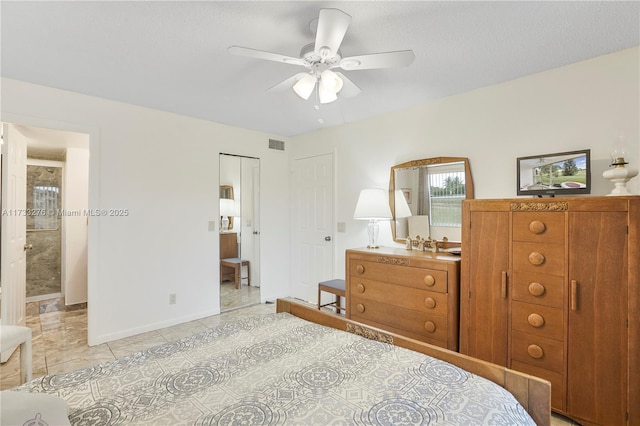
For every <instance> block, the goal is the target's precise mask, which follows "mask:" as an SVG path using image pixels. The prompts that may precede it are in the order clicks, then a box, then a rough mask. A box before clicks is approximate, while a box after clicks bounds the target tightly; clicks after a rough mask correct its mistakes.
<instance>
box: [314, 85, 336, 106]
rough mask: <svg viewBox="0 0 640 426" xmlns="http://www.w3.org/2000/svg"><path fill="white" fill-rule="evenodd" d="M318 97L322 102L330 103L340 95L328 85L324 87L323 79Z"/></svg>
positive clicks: (319, 86)
mask: <svg viewBox="0 0 640 426" xmlns="http://www.w3.org/2000/svg"><path fill="white" fill-rule="evenodd" d="M318 98H319V99H320V103H321V104H328V103H330V102H333V101H335V100H336V99H338V96H337V95H336V92H333V91H331V90H328V89H327V88H326V87H324V84H322V81H321V82H320V84H319V85H318Z"/></svg>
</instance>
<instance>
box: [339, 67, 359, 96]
mask: <svg viewBox="0 0 640 426" xmlns="http://www.w3.org/2000/svg"><path fill="white" fill-rule="evenodd" d="M336 74H338V77H340V78H341V79H342V90H340V96H342V97H344V98H352V97H354V96H356V95H358V94H359V93H360V92H362V90H361V89H360V88H359V87H358V85H356V84H355V83H354V82H353V81H351V80H349V79H348V78H347V76H346V75H344V74H342V73H341V72H336Z"/></svg>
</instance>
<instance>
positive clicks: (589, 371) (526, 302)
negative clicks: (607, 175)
mask: <svg viewBox="0 0 640 426" xmlns="http://www.w3.org/2000/svg"><path fill="white" fill-rule="evenodd" d="M462 236H463V238H462V252H463V253H464V257H463V260H462V271H461V300H460V302H461V303H460V352H462V353H464V354H467V355H471V356H473V357H476V358H480V359H484V360H487V361H491V362H494V363H496V364H500V365H504V366H507V367H510V368H512V369H514V370H518V371H522V372H525V373H529V374H532V375H534V376H538V377H542V378H544V379H547V380H549V381H550V382H551V385H552V390H551V394H552V395H551V404H552V408H553V409H554V411H557V412H560V413H563V414H565V415H567V416H569V417H572V418H574V419H576V420H578V421H579V422H580V423H581V424H583V425H626V424H630V425H631V424H634V425H638V424H640V369H639V368H640V367H639V365H638V364H639V362H640V361H639V360H640V331H639V327H638V325H639V322H638V313H639V312H638V311H639V302H640V297H639V292H640V291H639V288H638V286H639V285H640V282H639V276H640V258H639V254H640V197H575V198H548V199H524V198H519V199H508V200H470V201H465V202H464V203H463V229H462Z"/></svg>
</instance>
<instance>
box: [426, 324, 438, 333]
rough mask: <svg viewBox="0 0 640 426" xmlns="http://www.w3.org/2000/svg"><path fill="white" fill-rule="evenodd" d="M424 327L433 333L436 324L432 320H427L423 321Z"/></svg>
mask: <svg viewBox="0 0 640 426" xmlns="http://www.w3.org/2000/svg"><path fill="white" fill-rule="evenodd" d="M424 329H425V330H427V331H428V332H429V333H433V332H434V331H436V325H435V324H434V322H433V321H427V322H425V323H424Z"/></svg>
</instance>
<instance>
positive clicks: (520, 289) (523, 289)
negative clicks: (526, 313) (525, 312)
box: [511, 271, 564, 308]
mask: <svg viewBox="0 0 640 426" xmlns="http://www.w3.org/2000/svg"><path fill="white" fill-rule="evenodd" d="M511 291H512V292H513V300H521V301H523V302H529V303H535V304H538V305H545V306H553V307H554V308H562V307H563V306H564V277H563V276H557V275H544V274H535V275H534V274H531V273H528V272H519V271H514V272H513V286H512V290H511Z"/></svg>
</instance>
